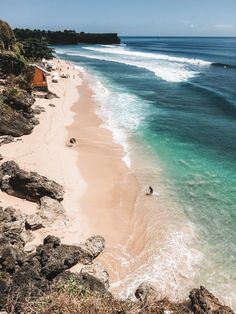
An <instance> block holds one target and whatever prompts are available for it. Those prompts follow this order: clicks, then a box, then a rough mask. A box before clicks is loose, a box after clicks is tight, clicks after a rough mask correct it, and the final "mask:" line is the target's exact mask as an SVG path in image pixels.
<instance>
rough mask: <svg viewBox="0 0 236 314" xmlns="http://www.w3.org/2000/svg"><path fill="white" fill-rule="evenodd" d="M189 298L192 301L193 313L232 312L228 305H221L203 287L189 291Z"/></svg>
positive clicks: (226, 313) (217, 313)
mask: <svg viewBox="0 0 236 314" xmlns="http://www.w3.org/2000/svg"><path fill="white" fill-rule="evenodd" d="M189 298H190V300H191V303H192V309H193V313H195V314H233V313H234V312H233V311H232V310H231V308H229V307H228V306H225V305H223V304H222V303H221V302H220V301H219V300H218V299H217V298H216V297H215V296H214V295H213V294H212V293H210V292H209V291H208V290H207V289H206V288H205V287H203V286H201V287H200V289H193V290H191V291H190V295H189Z"/></svg>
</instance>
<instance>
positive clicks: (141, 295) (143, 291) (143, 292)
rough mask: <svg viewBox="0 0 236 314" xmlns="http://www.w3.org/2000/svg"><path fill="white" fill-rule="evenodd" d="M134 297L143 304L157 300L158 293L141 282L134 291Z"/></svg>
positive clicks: (149, 285) (146, 283)
mask: <svg viewBox="0 0 236 314" xmlns="http://www.w3.org/2000/svg"><path fill="white" fill-rule="evenodd" d="M135 297H136V298H137V299H138V300H139V301H141V302H144V303H147V302H150V301H153V300H155V299H157V297H158V293H157V290H156V289H155V287H153V286H152V285H151V284H150V283H148V282H142V283H141V284H140V285H139V286H138V288H137V289H136V291H135Z"/></svg>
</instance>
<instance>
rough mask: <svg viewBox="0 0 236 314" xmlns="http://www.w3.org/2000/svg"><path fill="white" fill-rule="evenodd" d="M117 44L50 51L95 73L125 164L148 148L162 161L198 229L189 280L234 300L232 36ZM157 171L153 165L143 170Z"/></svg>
mask: <svg viewBox="0 0 236 314" xmlns="http://www.w3.org/2000/svg"><path fill="white" fill-rule="evenodd" d="M122 43H123V44H122V45H121V46H106V47H105V46H102V45H98V46H85V45H83V46H66V47H62V46H61V47H56V51H57V53H58V55H59V56H60V57H62V58H64V59H67V60H70V61H71V62H73V63H74V64H77V65H81V66H83V67H85V68H86V69H88V71H89V72H90V73H92V74H93V75H95V76H96V77H97V80H98V81H99V82H100V85H99V84H98V85H97V94H98V96H99V97H100V100H101V102H102V103H103V106H102V108H100V113H101V114H102V115H103V116H104V118H105V119H106V121H108V124H109V127H110V128H112V129H113V131H114V137H115V139H116V140H117V141H120V142H122V143H123V145H124V147H125V149H126V150H127V153H128V157H127V159H126V161H127V160H128V163H131V166H132V153H130V154H129V151H130V152H133V153H134V152H135V150H136V151H138V150H141V151H142V153H141V155H142V158H144V159H145V158H146V159H148V158H149V156H150V155H152V156H153V155H154V156H156V158H157V160H158V161H159V162H160V163H161V164H162V165H163V167H164V169H165V180H164V184H165V187H166V189H167V190H168V191H169V193H170V195H171V198H172V201H173V202H176V203H178V204H179V207H180V208H181V211H182V213H183V215H184V216H185V217H186V219H187V220H188V221H189V222H190V223H191V224H192V225H193V226H194V230H195V231H196V235H197V236H196V237H195V238H194V240H193V241H192V243H191V246H192V247H193V248H194V249H196V250H197V251H198V252H200V254H201V256H202V259H201V263H200V264H199V265H198V266H197V267H198V268H197V270H198V271H197V273H196V275H195V283H199V284H201V283H203V284H206V285H208V286H210V287H211V288H213V289H215V291H218V292H219V294H220V293H223V292H222V291H224V293H225V300H228V301H230V302H231V304H234V303H233V302H234V301H233V298H234V297H235V294H234V293H235V286H236V162H235V161H236V39H235V38H150V37H149V38H140V37H139V38H137V37H136V38H134V37H132V38H122ZM132 143H133V144H134V143H135V145H133V147H132ZM128 158H131V160H129V159H128ZM139 167H140V166H139ZM156 172H157V169H155V166H154V168H151V169H148V172H147V173H146V176H149V177H155V173H156ZM157 189H158V188H157ZM150 223H151V222H150ZM153 254H155V252H154V253H153ZM227 295H230V296H229V298H227Z"/></svg>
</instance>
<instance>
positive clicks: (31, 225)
mask: <svg viewBox="0 0 236 314" xmlns="http://www.w3.org/2000/svg"><path fill="white" fill-rule="evenodd" d="M25 227H26V229H30V230H37V229H40V228H42V227H43V222H42V219H41V217H40V216H39V214H35V215H29V216H27V218H26V222H25Z"/></svg>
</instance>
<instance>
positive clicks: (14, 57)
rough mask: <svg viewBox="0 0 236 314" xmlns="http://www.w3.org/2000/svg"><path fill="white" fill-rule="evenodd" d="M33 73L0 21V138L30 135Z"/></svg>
mask: <svg viewBox="0 0 236 314" xmlns="http://www.w3.org/2000/svg"><path fill="white" fill-rule="evenodd" d="M32 78H33V69H32V68H31V66H29V64H28V63H27V60H26V59H25V58H24V56H23V53H22V47H21V45H20V44H19V43H18V42H17V41H16V38H15V35H14V33H13V31H12V29H11V27H10V26H9V25H8V24H7V23H6V22H4V21H1V20H0V136H1V135H11V136H14V137H19V136H22V135H24V134H29V133H31V132H32V130H33V128H34V126H35V122H36V120H35V117H34V113H33V110H32V108H31V106H32V105H33V103H34V98H33V97H32V96H31V81H32Z"/></svg>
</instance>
